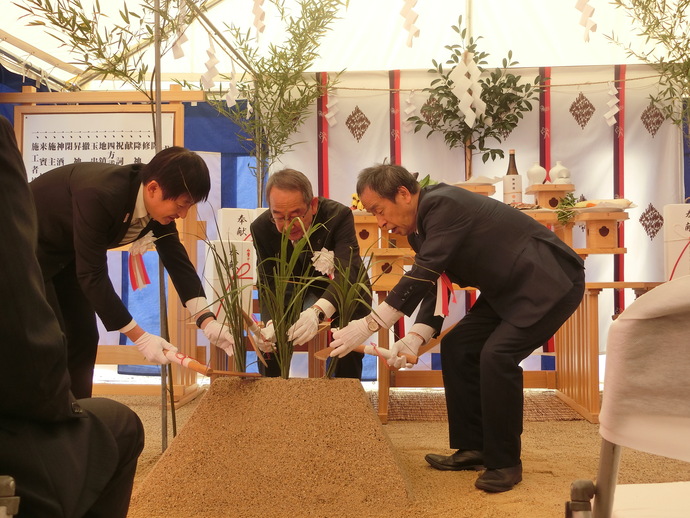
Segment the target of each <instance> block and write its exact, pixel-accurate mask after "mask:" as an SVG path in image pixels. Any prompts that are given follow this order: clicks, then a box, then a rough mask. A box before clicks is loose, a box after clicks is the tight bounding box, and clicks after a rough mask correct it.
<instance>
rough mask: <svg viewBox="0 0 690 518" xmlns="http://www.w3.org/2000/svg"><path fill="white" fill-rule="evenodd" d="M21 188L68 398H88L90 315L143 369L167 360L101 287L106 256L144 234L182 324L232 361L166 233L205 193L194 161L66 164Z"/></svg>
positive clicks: (93, 346) (169, 155) (176, 154)
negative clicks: (62, 349)
mask: <svg viewBox="0 0 690 518" xmlns="http://www.w3.org/2000/svg"><path fill="white" fill-rule="evenodd" d="M30 187H31V191H32V193H33V196H34V199H35V202H36V210H37V213H38V260H39V263H40V265H41V270H42V272H43V277H44V279H45V282H46V293H47V297H48V301H49V302H50V304H51V306H52V307H53V310H54V311H55V314H56V315H57V317H58V320H59V322H60V324H61V327H62V330H63V331H64V332H65V334H66V336H67V344H68V349H69V372H70V376H71V378H72V392H73V393H74V395H75V396H76V397H90V396H91V389H92V383H93V381H92V380H93V368H94V364H95V361H96V351H97V346H98V328H97V325H96V317H95V315H96V314H98V316H99V317H100V318H101V320H102V321H103V325H104V326H105V328H106V329H107V330H109V331H115V330H118V331H120V332H121V333H123V334H125V335H126V336H127V337H128V338H129V339H130V340H131V341H132V342H134V344H136V346H137V347H138V349H139V350H140V351H141V353H142V354H143V355H144V356H145V357H146V359H147V360H149V361H151V362H154V363H159V364H165V363H168V360H167V358H166V357H165V355H164V352H163V351H165V350H172V351H176V350H177V349H176V348H175V347H174V346H173V345H172V344H170V343H168V342H167V341H166V340H164V339H163V338H161V337H160V336H157V335H155V334H152V333H148V332H145V331H144V329H142V328H141V327H140V326H139V325H138V324H137V322H136V321H135V320H134V319H133V318H132V315H131V314H130V313H129V311H128V310H127V308H126V306H125V305H124V303H123V302H122V300H121V299H120V297H118V295H117V292H116V291H115V289H114V288H113V285H112V283H111V281H110V278H109V277H108V264H107V251H108V250H109V249H112V248H117V247H119V246H122V245H127V244H130V243H132V242H134V241H137V240H139V239H141V238H143V237H144V236H146V235H147V234H149V233H151V234H152V235H153V238H154V239H155V241H154V242H153V244H154V246H155V247H156V250H157V251H158V254H159V256H160V259H161V261H162V262H163V266H164V267H165V269H166V270H167V271H168V273H169V274H170V278H171V280H172V282H173V284H174V286H175V289H176V291H177V293H178V295H179V296H180V299H181V300H182V302H183V303H184V305H185V307H186V308H187V309H188V310H189V313H190V316H191V318H192V320H193V321H195V322H196V324H197V326H198V327H199V328H200V329H202V331H203V332H204V334H205V335H206V336H207V337H208V339H209V340H210V341H211V343H213V344H215V345H217V346H218V347H221V348H222V349H224V350H225V351H226V353H227V354H228V355H232V354H233V341H232V335H231V334H230V332H229V330H228V328H227V326H224V325H221V324H220V323H218V322H217V321H216V320H215V316H214V314H213V313H212V312H210V311H209V304H208V302H207V301H206V299H205V295H204V290H203V288H202V285H201V281H200V279H199V277H198V275H197V273H196V270H195V269H194V265H193V264H192V263H191V261H190V260H189V256H188V255H187V251H186V250H185V248H184V246H182V243H181V242H180V239H179V235H178V232H177V227H176V225H175V220H176V219H177V218H184V217H186V216H187V212H188V211H189V209H190V208H191V207H192V206H193V205H194V204H196V203H198V202H199V201H203V200H205V199H206V197H207V196H208V192H209V189H210V187H211V180H210V177H209V172H208V168H207V167H206V164H205V163H204V161H203V160H202V158H201V157H200V156H199V155H198V154H196V153H194V152H192V151H189V150H187V149H185V148H182V147H177V146H174V147H170V148H167V149H164V150H163V151H161V152H159V153H157V154H156V155H155V156H154V157H153V159H152V160H151V161H150V162H149V163H148V164H129V165H124V166H114V165H108V164H100V163H87V162H82V163H75V164H70V165H66V166H62V167H58V168H57V169H53V170H51V171H48V172H46V173H44V174H43V175H41V176H39V177H38V178H36V179H35V180H34V181H32V182H31V183H30Z"/></svg>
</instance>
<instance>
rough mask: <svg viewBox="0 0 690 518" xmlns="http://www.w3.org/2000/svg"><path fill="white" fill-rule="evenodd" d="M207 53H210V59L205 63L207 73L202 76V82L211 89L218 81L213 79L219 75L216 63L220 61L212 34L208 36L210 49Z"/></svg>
mask: <svg viewBox="0 0 690 518" xmlns="http://www.w3.org/2000/svg"><path fill="white" fill-rule="evenodd" d="M206 54H207V55H208V60H207V61H206V63H204V65H206V73H205V74H204V75H202V76H201V84H202V85H203V87H204V88H205V89H206V90H210V89H211V88H213V87H214V86H215V85H216V83H215V82H214V81H213V78H214V77H216V76H217V75H218V69H217V68H216V65H217V64H218V63H219V61H218V58H216V49H215V46H214V45H213V38H211V35H210V34H209V36H208V50H207V51H206Z"/></svg>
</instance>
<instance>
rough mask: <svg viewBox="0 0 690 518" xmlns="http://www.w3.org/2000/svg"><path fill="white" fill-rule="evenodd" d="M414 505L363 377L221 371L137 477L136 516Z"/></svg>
mask: <svg viewBox="0 0 690 518" xmlns="http://www.w3.org/2000/svg"><path fill="white" fill-rule="evenodd" d="M407 505H409V500H408V492H407V486H406V482H405V479H404V476H403V474H402V471H401V470H400V468H399V466H398V464H397V462H396V459H395V454H394V451H393V448H392V446H391V444H390V441H389V439H388V437H387V436H386V434H385V433H384V432H383V430H382V425H381V423H380V421H379V419H378V417H377V416H376V414H375V413H374V410H373V408H372V406H371V403H370V402H369V399H368V397H367V395H366V393H365V392H364V390H363V388H362V385H361V383H360V382H359V381H358V380H348V379H324V378H321V379H289V380H284V379H280V378H259V379H251V380H246V379H244V380H240V379H234V378H221V379H218V380H216V381H214V382H213V384H212V385H211V388H210V390H209V391H208V393H207V394H206V395H205V396H204V397H203V400H202V401H201V402H200V403H199V405H198V407H197V409H196V410H195V411H194V414H192V415H191V416H190V418H189V420H188V421H187V423H186V424H185V426H184V428H183V429H182V430H181V432H180V433H179V434H178V436H177V437H176V438H175V440H174V441H173V442H172V444H171V446H170V447H169V448H168V449H167V451H166V452H165V453H164V454H163V456H162V457H161V458H160V460H159V461H158V463H157V464H156V465H155V467H154V468H153V469H152V470H151V471H150V472H149V474H148V475H147V477H146V478H145V479H144V480H143V481H142V482H141V484H140V485H139V486H138V488H137V491H136V493H135V494H134V496H133V498H132V504H131V507H130V512H129V515H128V516H130V517H133V518H137V517H140V518H155V517H166V518H170V517H173V518H174V517H204V518H213V517H221V516H242V517H252V516H262V517H265V516H301V517H302V516H304V517H308V516H342V517H349V516H353V517H354V516H358V517H361V516H382V515H385V516H394V515H399V513H403V510H404V508H405V506H407Z"/></svg>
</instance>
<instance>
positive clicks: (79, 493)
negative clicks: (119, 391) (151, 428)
mask: <svg viewBox="0 0 690 518" xmlns="http://www.w3.org/2000/svg"><path fill="white" fill-rule="evenodd" d="M0 218H1V219H2V221H3V238H4V240H5V242H4V244H3V246H2V247H0V299H2V300H3V301H4V304H3V309H2V311H0V473H1V474H3V475H9V476H11V477H13V478H14V479H15V482H16V487H17V495H18V496H19V497H20V502H19V514H18V515H17V516H19V517H22V516H25V517H43V516H46V517H47V516H50V517H54V518H62V517H65V518H67V517H70V518H72V517H74V518H76V517H81V516H110V517H113V518H124V517H125V516H127V510H128V508H129V499H130V495H131V492H132V484H133V481H134V474H135V472H136V467H137V459H138V457H139V454H140V453H141V450H142V449H143V447H144V428H143V426H142V424H141V421H140V420H139V418H138V417H137V415H136V414H135V413H134V412H133V411H132V410H130V409H129V408H127V407H126V406H125V405H122V404H120V403H117V402H115V401H111V400H109V399H104V398H98V399H80V400H75V398H74V396H73V395H72V393H71V392H70V390H69V387H70V379H69V374H68V372H67V345H66V343H65V338H64V336H63V334H62V332H61V331H60V326H59V324H58V321H57V319H56V318H55V313H54V312H53V310H52V309H51V307H50V306H49V305H48V302H47V301H46V298H45V292H44V287H43V279H42V277H41V270H40V268H39V265H38V261H37V260H36V235H37V230H36V211H35V210H34V206H33V202H32V200H31V193H30V191H29V187H28V185H27V181H26V173H25V171H24V164H23V162H22V157H21V155H20V154H19V150H18V149H17V145H16V141H15V137H14V132H13V130H12V126H11V125H10V123H9V121H8V120H7V119H5V118H4V117H0Z"/></svg>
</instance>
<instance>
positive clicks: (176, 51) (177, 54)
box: [172, 6, 189, 59]
mask: <svg viewBox="0 0 690 518" xmlns="http://www.w3.org/2000/svg"><path fill="white" fill-rule="evenodd" d="M188 11H189V8H188V7H186V6H185V7H181V8H180V11H179V12H178V14H177V22H178V24H179V25H178V29H177V31H176V35H177V39H176V40H175V43H173V46H172V51H173V57H174V58H175V59H180V58H181V57H184V50H183V49H182V44H183V43H187V41H188V40H187V35H186V34H185V31H186V30H187V27H188V25H187V24H185V23H184V17H185V15H186V13H187V12H188Z"/></svg>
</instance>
